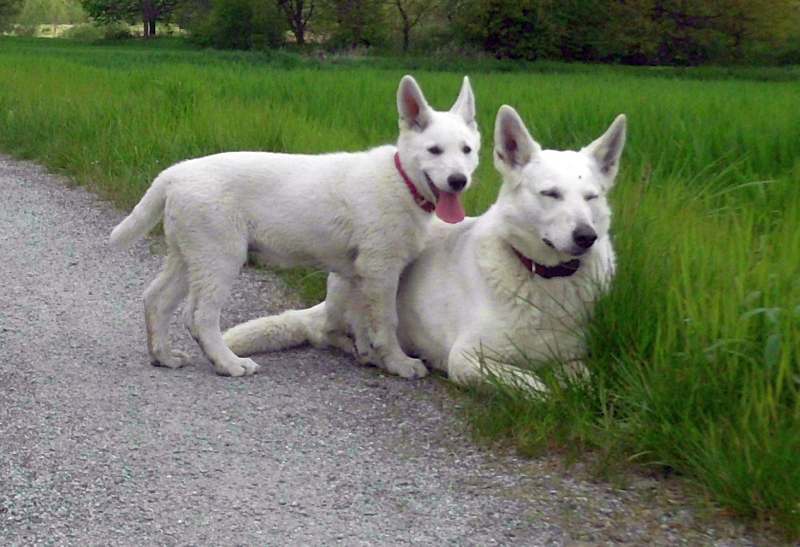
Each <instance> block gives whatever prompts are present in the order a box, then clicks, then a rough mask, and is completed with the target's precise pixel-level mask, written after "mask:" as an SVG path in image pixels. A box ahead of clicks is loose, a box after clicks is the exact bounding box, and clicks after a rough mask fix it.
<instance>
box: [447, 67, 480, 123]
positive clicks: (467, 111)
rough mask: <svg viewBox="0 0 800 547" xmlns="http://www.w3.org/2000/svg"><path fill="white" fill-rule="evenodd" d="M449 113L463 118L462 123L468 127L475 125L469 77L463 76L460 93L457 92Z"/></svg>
mask: <svg viewBox="0 0 800 547" xmlns="http://www.w3.org/2000/svg"><path fill="white" fill-rule="evenodd" d="M450 112H452V113H453V114H458V115H459V116H461V117H462V118H464V121H465V122H467V124H469V125H472V124H474V123H475V95H474V94H473V93H472V85H470V83H469V76H464V82H463V83H462V84H461V91H459V92H458V97H457V98H456V102H455V103H453V106H452V107H451V108H450Z"/></svg>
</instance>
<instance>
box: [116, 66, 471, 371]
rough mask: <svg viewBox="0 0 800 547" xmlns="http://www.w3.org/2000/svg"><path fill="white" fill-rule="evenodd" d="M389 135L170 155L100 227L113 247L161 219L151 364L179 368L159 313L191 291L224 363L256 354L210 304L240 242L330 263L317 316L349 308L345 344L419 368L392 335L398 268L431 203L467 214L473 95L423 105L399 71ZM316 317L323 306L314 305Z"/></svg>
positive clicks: (234, 266) (309, 262)
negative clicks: (281, 148)
mask: <svg viewBox="0 0 800 547" xmlns="http://www.w3.org/2000/svg"><path fill="white" fill-rule="evenodd" d="M397 107H398V111H399V114H400V135H399V138H398V141H397V146H396V147H395V146H382V147H379V148H374V149H372V150H369V151H366V152H357V153H336V154H324V155H317V156H311V155H299V154H276V153H267V152H233V153H225V154H216V155H213V156H206V157H203V158H198V159H193V160H189V161H185V162H182V163H178V164H176V165H173V166H172V167H169V168H168V169H166V170H165V171H163V172H162V173H161V174H160V175H159V176H158V177H157V178H156V179H155V181H154V182H153V184H152V186H151V187H150V189H149V190H148V191H147V193H146V194H145V195H144V197H143V198H142V200H141V202H139V204H138V205H137V206H136V208H135V209H134V210H133V212H132V213H131V214H130V215H129V216H128V217H127V218H126V219H125V220H123V221H122V222H121V223H120V224H119V225H118V226H117V227H116V228H114V231H113V232H112V234H111V241H112V243H114V244H116V245H118V246H124V245H126V244H128V243H130V242H132V241H133V240H135V239H136V238H138V237H141V236H143V235H144V234H145V233H146V232H147V231H148V230H150V229H151V228H152V227H153V226H154V225H155V224H156V223H157V222H158V220H159V219H160V218H161V216H162V213H163V217H164V232H165V236H166V242H167V245H168V251H167V258H166V264H165V267H164V269H163V271H162V272H161V273H160V274H159V276H158V277H157V278H156V279H155V281H153V283H152V284H151V285H150V286H149V287H148V289H147V291H146V292H145V296H144V300H145V322H146V326H147V342H148V349H149V351H150V355H151V357H152V360H153V364H154V365H160V366H166V367H170V368H176V367H180V366H182V365H184V364H185V363H186V362H187V359H188V357H187V356H186V354H184V353H182V352H178V351H172V350H171V349H170V342H169V335H168V327H169V321H170V317H171V316H172V314H173V313H174V311H175V310H176V308H177V306H178V305H179V304H180V302H181V301H182V300H183V299H184V298H185V297H186V296H187V295H188V297H189V298H188V304H187V305H186V306H185V308H184V310H185V318H186V323H187V326H188V327H189V329H190V331H191V333H192V335H193V336H194V338H195V340H197V342H198V343H199V345H200V346H201V348H202V349H203V351H204V352H205V354H206V355H207V356H208V358H209V359H210V360H211V362H212V363H213V364H214V368H215V369H216V372H217V373H218V374H221V375H230V376H241V375H245V374H252V373H254V372H255V371H256V370H257V369H258V365H257V364H256V363H255V362H254V361H252V360H251V359H243V358H240V357H237V356H236V355H234V354H233V353H232V352H231V351H230V349H228V347H227V346H226V345H225V343H224V342H223V340H222V334H221V333H220V328H219V315H220V309H221V307H222V305H223V303H224V302H225V300H226V299H227V297H228V295H229V292H230V288H231V285H232V283H233V281H234V279H235V277H236V276H237V275H238V273H239V270H240V268H241V266H242V264H244V262H245V260H246V259H247V253H248V250H249V251H251V252H255V253H257V254H259V255H260V256H261V258H262V259H263V260H264V261H265V262H267V263H269V264H272V265H276V266H284V267H286V266H314V267H319V268H324V269H326V270H328V271H331V272H336V274H338V276H339V277H338V279H339V280H340V283H341V284H342V285H343V286H345V287H347V291H348V294H352V295H358V296H357V297H355V296H354V297H353V299H352V300H348V301H344V300H343V299H341V298H337V295H336V294H332V295H331V297H330V298H329V299H328V303H327V306H326V309H325V312H327V316H328V319H327V320H325V319H323V321H322V323H321V324H320V325H319V326H318V328H319V330H320V332H321V333H325V335H326V337H330V338H331V339H336V338H337V336H339V334H337V333H340V332H341V327H340V325H341V320H342V317H343V316H344V314H345V307H346V306H354V307H357V314H356V316H355V318H354V320H353V321H352V323H351V327H352V331H353V333H354V335H355V342H356V349H357V350H358V353H359V357H360V359H361V360H363V361H369V362H373V363H374V364H377V365H379V366H382V367H383V368H385V369H386V370H387V371H389V372H392V373H394V374H398V375H400V376H403V377H405V378H414V377H419V376H423V375H425V374H427V369H426V368H425V366H424V365H423V363H422V362H421V361H420V360H419V359H414V358H411V357H408V356H407V355H406V354H405V353H404V352H403V350H402V349H401V347H400V344H399V343H398V339H397V309H396V295H397V287H398V280H399V277H400V273H401V272H402V271H403V269H404V268H405V266H406V265H407V264H408V263H409V262H410V261H412V260H413V259H414V258H416V257H417V256H418V254H419V253H420V252H421V251H422V249H423V244H424V242H425V238H426V235H427V233H428V231H429V227H430V225H431V222H432V221H433V215H432V214H431V213H432V212H433V210H434V207H435V209H436V212H437V214H438V215H439V216H440V217H441V218H442V219H443V220H445V221H448V222H458V221H460V220H461V219H463V218H464V213H463V208H462V207H461V204H460V202H459V200H458V194H459V192H461V191H463V190H465V189H466V188H468V187H469V185H470V182H471V177H472V173H473V171H474V170H475V168H476V167H477V165H478V151H479V147H480V135H479V133H478V129H477V126H476V123H475V100H474V97H473V93H472V88H471V87H470V84H469V80H468V79H467V78H464V83H463V85H462V87H461V92H460V93H459V96H458V99H457V100H456V102H455V104H454V105H453V107H452V108H451V109H450V111H449V112H436V111H434V110H432V109H431V108H430V107H429V106H428V103H427V101H426V100H425V97H424V96H423V94H422V91H421V90H420V89H419V86H418V85H417V83H416V82H415V81H414V79H413V78H411V77H410V76H405V77H404V78H403V79H402V80H401V82H400V86H399V88H398V91H397ZM323 315H326V314H325V313H323Z"/></svg>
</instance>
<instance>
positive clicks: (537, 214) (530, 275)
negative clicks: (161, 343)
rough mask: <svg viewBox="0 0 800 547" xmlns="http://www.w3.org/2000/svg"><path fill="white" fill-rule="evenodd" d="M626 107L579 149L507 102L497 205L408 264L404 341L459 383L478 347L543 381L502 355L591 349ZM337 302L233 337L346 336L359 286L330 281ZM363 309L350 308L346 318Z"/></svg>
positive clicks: (499, 369)
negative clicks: (335, 329) (336, 324)
mask: <svg viewBox="0 0 800 547" xmlns="http://www.w3.org/2000/svg"><path fill="white" fill-rule="evenodd" d="M625 127H626V122H625V116H623V115H620V116H619V117H617V119H616V120H615V121H614V123H613V124H612V125H611V127H610V128H609V129H608V130H607V131H606V132H605V134H603V136H601V137H600V138H599V139H597V140H596V141H594V142H592V143H591V144H589V145H588V146H586V147H584V148H583V149H582V150H580V151H577V152H576V151H556V150H542V148H541V147H540V146H539V144H537V143H536V142H535V141H534V140H533V139H532V138H531V136H530V134H529V133H528V130H527V128H526V127H525V125H524V123H523V122H522V120H521V119H520V117H519V115H518V114H517V112H516V111H515V110H514V109H513V108H511V107H509V106H503V107H501V108H500V111H499V112H498V114H497V121H496V124H495V150H494V152H495V154H494V163H495V167H496V168H497V170H498V171H499V172H500V173H501V175H502V176H503V185H502V188H501V190H500V194H499V196H498V198H497V202H496V203H495V204H494V205H493V206H492V207H491V208H490V209H489V210H488V211H487V212H486V213H485V214H483V215H482V216H480V217H476V218H468V219H466V220H465V221H464V222H461V223H460V224H456V225H447V224H444V223H437V224H436V225H435V226H434V227H433V228H432V230H431V232H430V240H429V244H428V246H427V248H426V250H425V251H424V252H423V253H422V254H421V255H420V257H419V258H418V259H417V260H416V261H415V262H414V263H412V264H411V266H409V268H408V270H407V271H406V272H405V273H404V274H403V277H402V279H401V286H400V292H399V295H398V309H399V312H400V327H399V336H400V341H401V344H402V346H403V348H404V349H405V350H406V351H408V352H409V354H412V355H420V356H421V357H422V358H424V359H425V360H426V361H427V362H428V363H430V364H431V365H432V366H433V367H435V368H438V369H441V370H444V371H446V372H447V373H448V375H449V377H450V378H451V379H452V380H453V381H455V382H457V383H460V384H466V383H470V382H474V381H480V380H481V379H482V378H483V374H482V371H481V366H480V364H479V363H478V360H477V359H476V354H477V353H478V352H480V351H482V350H483V351H485V352H488V353H490V354H491V356H492V357H493V359H491V360H489V361H485V362H484V364H485V365H486V366H487V367H488V368H489V369H490V371H491V372H492V373H494V374H496V375H499V376H500V377H501V379H503V380H505V381H510V382H515V383H518V382H523V383H525V384H527V385H528V386H531V387H534V388H539V387H540V386H539V384H538V383H537V381H536V380H535V379H534V378H532V377H531V376H530V375H527V374H524V373H522V372H521V371H520V369H516V368H514V367H511V366H508V365H505V364H501V363H502V362H504V361H505V362H508V361H511V360H514V359H515V358H517V357H519V356H520V355H521V354H525V355H527V356H528V357H531V358H534V359H539V360H549V359H558V360H561V361H575V360H579V359H580V358H581V357H582V356H583V355H584V353H585V348H584V343H583V336H582V333H583V329H584V328H585V325H586V320H587V319H588V316H589V313H590V312H591V309H592V304H593V303H594V302H595V301H596V300H597V298H598V297H599V296H600V295H601V294H602V293H603V292H604V291H605V290H606V288H607V287H608V284H609V282H610V281H611V278H612V276H613V274H614V264H615V255H614V251H613V248H612V246H611V241H610V238H609V234H608V230H609V225H610V220H611V211H610V209H609V206H608V202H607V200H606V194H607V192H608V191H609V189H610V188H611V186H612V185H613V183H614V179H615V177H616V175H617V170H618V166H619V158H620V155H621V153H622V149H623V147H624V144H625ZM328 291H329V292H328V300H326V302H323V303H322V304H319V305H317V306H314V307H313V308H309V309H307V310H299V311H288V312H284V313H283V314H280V315H276V316H271V317H264V318H261V319H256V320H253V321H249V322H247V323H243V324H241V325H238V326H236V327H234V328H232V329H231V330H229V331H228V332H227V333H226V334H225V337H224V339H225V342H226V343H227V344H228V345H229V346H230V348H231V349H232V350H233V351H234V352H236V353H237V354H240V355H249V354H252V353H256V352H261V351H270V350H277V349H282V348H286V347H290V346H294V345H299V344H302V343H304V342H307V341H308V342H311V343H312V344H314V345H317V346H324V345H326V344H327V345H337V346H339V347H342V349H345V350H347V349H348V348H347V346H346V345H342V344H339V340H338V339H333V340H332V339H330V338H329V337H328V336H327V333H326V331H325V329H324V326H325V324H326V323H325V317H326V311H327V306H328V302H330V301H331V300H332V299H333V300H334V301H336V300H339V299H340V298H341V295H342V294H346V293H347V291H348V288H347V286H346V284H345V283H343V280H342V279H341V278H340V277H339V276H337V275H331V276H330V277H329V280H328ZM354 312H355V310H353V309H352V308H351V309H348V310H347V314H348V315H347V321H346V322H345V323H347V322H348V321H352V319H353V317H354V315H353V314H354Z"/></svg>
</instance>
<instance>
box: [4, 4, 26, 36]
mask: <svg viewBox="0 0 800 547" xmlns="http://www.w3.org/2000/svg"><path fill="white" fill-rule="evenodd" d="M21 8H22V0H0V31H3V30H6V29H8V28H9V27H10V26H11V24H12V23H13V21H14V18H15V17H16V16H17V14H18V13H19V11H20V9H21Z"/></svg>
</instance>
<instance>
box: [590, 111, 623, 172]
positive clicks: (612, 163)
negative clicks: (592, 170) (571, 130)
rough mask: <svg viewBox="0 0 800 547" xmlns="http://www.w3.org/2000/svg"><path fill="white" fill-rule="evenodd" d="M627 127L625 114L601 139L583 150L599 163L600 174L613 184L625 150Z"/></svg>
mask: <svg viewBox="0 0 800 547" xmlns="http://www.w3.org/2000/svg"><path fill="white" fill-rule="evenodd" d="M627 125H628V124H627V118H626V117H625V114H620V115H619V116H617V118H616V119H615V120H614V122H613V123H612V124H611V126H610V127H609V128H608V129H607V130H606V132H605V133H603V135H602V136H601V137H600V138H599V139H597V140H596V141H594V142H592V143H591V144H589V145H588V146H585V147H584V148H583V150H581V152H584V153H585V154H588V155H589V157H591V158H592V159H594V161H596V162H597V165H598V167H599V168H600V172H601V173H603V175H605V176H606V177H608V179H609V181H612V182H613V180H614V177H616V176H617V171H618V170H619V158H620V156H621V155H622V149H623V148H625V134H626V127H627Z"/></svg>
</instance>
